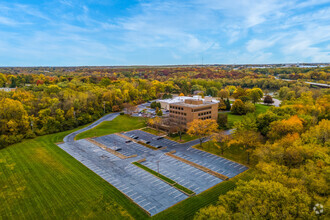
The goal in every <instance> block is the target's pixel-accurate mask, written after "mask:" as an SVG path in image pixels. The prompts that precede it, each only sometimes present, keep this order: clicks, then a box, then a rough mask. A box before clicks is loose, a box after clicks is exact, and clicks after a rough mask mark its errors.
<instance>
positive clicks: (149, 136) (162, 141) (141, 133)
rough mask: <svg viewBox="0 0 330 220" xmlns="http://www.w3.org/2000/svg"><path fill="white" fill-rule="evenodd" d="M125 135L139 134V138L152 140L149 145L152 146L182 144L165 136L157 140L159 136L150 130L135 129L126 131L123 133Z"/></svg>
mask: <svg viewBox="0 0 330 220" xmlns="http://www.w3.org/2000/svg"><path fill="white" fill-rule="evenodd" d="M122 134H123V135H125V136H127V137H129V136H131V135H135V136H138V137H139V138H138V139H137V140H145V141H150V143H149V145H151V146H154V147H156V146H163V147H165V146H166V147H174V146H178V145H180V144H179V143H177V142H175V141H171V140H169V139H166V138H163V139H160V140H157V138H159V136H156V135H153V134H150V133H148V132H144V131H141V130H133V131H128V132H125V133H122Z"/></svg>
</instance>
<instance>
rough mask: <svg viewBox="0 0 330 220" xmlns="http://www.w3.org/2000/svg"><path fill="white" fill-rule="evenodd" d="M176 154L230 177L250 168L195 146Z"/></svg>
mask: <svg viewBox="0 0 330 220" xmlns="http://www.w3.org/2000/svg"><path fill="white" fill-rule="evenodd" d="M175 155H176V156H179V157H182V158H184V159H186V160H189V161H191V162H194V163H197V164H199V165H201V166H203V167H206V168H209V169H211V170H213V171H215V172H218V173H221V174H223V175H225V176H228V177H229V178H232V177H234V176H236V175H238V174H240V173H242V172H244V171H245V170H247V169H248V168H247V167H246V166H244V165H241V164H239V163H236V162H233V161H231V160H227V159H225V158H222V157H219V156H216V155H214V154H210V153H207V152H205V151H200V150H197V149H195V148H188V149H187V150H185V151H179V152H177V153H175Z"/></svg>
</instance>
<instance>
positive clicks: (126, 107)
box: [123, 103, 137, 115]
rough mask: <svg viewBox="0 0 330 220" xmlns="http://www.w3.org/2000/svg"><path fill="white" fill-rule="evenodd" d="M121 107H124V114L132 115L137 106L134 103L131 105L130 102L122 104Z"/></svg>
mask: <svg viewBox="0 0 330 220" xmlns="http://www.w3.org/2000/svg"><path fill="white" fill-rule="evenodd" d="M123 107H124V111H125V112H126V114H128V115H132V114H133V112H135V111H136V109H137V107H136V105H132V104H130V103H124V104H123Z"/></svg>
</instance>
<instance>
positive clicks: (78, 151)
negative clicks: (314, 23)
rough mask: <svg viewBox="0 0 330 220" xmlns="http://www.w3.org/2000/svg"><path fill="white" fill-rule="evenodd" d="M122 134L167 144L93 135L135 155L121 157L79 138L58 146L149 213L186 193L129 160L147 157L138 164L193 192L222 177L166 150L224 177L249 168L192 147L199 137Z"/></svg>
mask: <svg viewBox="0 0 330 220" xmlns="http://www.w3.org/2000/svg"><path fill="white" fill-rule="evenodd" d="M122 134H123V135H125V136H127V137H131V136H132V135H134V136H136V138H137V139H136V141H141V140H144V141H150V143H149V144H150V145H152V146H154V147H156V146H160V145H161V146H166V147H167V148H166V149H162V150H152V149H150V148H147V147H145V146H143V145H140V144H138V143H135V142H128V140H129V139H126V138H124V137H122V136H118V135H116V134H110V135H106V136H102V137H97V138H93V139H94V140H95V141H97V142H99V143H101V144H103V145H105V146H106V147H108V148H110V149H113V150H118V149H120V150H118V152H120V153H121V154H123V155H125V156H131V155H137V156H136V157H132V158H128V159H120V158H118V157H117V156H115V155H113V154H111V153H109V152H108V151H106V150H104V149H102V148H100V147H98V146H97V145H94V144H93V143H91V142H89V141H87V140H84V139H83V140H78V141H73V142H72V141H68V142H65V143H63V144H59V145H58V146H59V147H61V148H62V149H63V150H65V151H66V152H68V153H69V154H70V155H72V156H73V157H75V158H76V159H77V160H78V161H80V162H81V163H83V164H84V165H85V166H86V167H88V168H89V169H91V170H92V171H93V172H95V173H96V174H98V175H99V176H101V177H102V178H103V179H104V180H106V181H107V182H109V183H110V184H111V185H113V186H114V187H116V188H117V189H118V190H119V191H121V192H122V193H123V194H125V195H126V196H127V197H129V198H130V199H131V200H132V201H134V202H135V203H136V204H137V205H139V206H140V207H141V208H142V209H144V210H146V211H147V212H148V213H149V214H150V215H151V216H152V215H155V214H157V213H159V212H161V211H163V210H165V209H167V208H169V207H171V206H173V205H175V204H176V203H178V202H180V201H182V200H184V199H186V198H188V196H187V195H186V194H184V193H183V192H181V191H179V190H177V189H176V188H174V187H173V186H172V185H169V184H167V183H166V182H164V181H162V180H161V179H159V178H157V177H156V176H154V175H152V174H150V173H149V172H147V171H145V170H143V169H141V168H139V167H137V166H135V165H133V164H132V162H134V161H138V160H141V159H146V161H144V162H140V163H141V164H143V165H144V166H146V167H148V168H150V169H152V170H154V171H156V172H158V170H159V173H161V174H162V175H164V176H166V177H168V178H170V179H172V180H173V181H175V182H177V183H178V184H180V185H182V186H184V187H186V188H188V189H190V190H192V191H194V192H195V193H196V194H199V193H201V192H203V191H205V190H207V189H209V188H211V187H213V186H214V185H216V184H218V183H220V182H222V181H223V180H221V179H220V178H218V177H215V176H213V175H211V174H209V173H207V172H204V171H202V170H200V169H198V168H195V167H193V166H191V165H189V164H187V163H184V162H182V161H180V160H177V159H175V158H172V157H169V156H166V155H165V153H167V152H170V151H172V150H176V153H174V154H175V155H176V156H179V157H182V158H183V159H186V160H189V161H191V162H194V163H196V164H199V165H201V166H204V167H206V168H209V169H211V170H213V171H215V172H218V173H221V174H223V175H226V176H228V177H229V178H231V177H234V176H236V175H237V174H239V173H241V172H243V171H245V170H247V169H248V168H247V167H246V166H243V165H241V164H238V163H235V162H233V161H230V160H227V159H224V158H222V157H219V156H216V155H213V154H210V153H207V152H204V151H200V150H197V149H195V148H192V146H194V145H196V144H197V143H198V142H199V141H198V140H194V141H191V142H187V143H184V144H180V143H177V142H175V141H171V140H168V139H166V138H161V139H160V138H159V136H156V135H153V134H150V133H147V132H144V131H141V130H133V131H129V132H124V133H122Z"/></svg>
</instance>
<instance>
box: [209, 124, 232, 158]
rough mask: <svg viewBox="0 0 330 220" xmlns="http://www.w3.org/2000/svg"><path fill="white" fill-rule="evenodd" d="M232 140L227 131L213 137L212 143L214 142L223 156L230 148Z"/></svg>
mask: <svg viewBox="0 0 330 220" xmlns="http://www.w3.org/2000/svg"><path fill="white" fill-rule="evenodd" d="M231 139H232V137H231V135H229V134H228V133H227V132H226V131H224V130H220V131H219V132H216V133H214V134H213V135H212V137H211V141H212V142H213V144H214V146H216V147H217V148H218V149H219V150H220V152H221V155H223V154H224V152H225V151H226V150H227V149H228V148H229V147H230V144H229V142H230V140H231Z"/></svg>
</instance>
